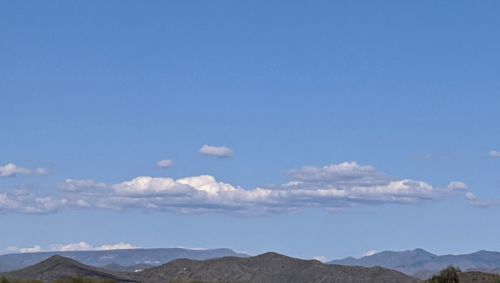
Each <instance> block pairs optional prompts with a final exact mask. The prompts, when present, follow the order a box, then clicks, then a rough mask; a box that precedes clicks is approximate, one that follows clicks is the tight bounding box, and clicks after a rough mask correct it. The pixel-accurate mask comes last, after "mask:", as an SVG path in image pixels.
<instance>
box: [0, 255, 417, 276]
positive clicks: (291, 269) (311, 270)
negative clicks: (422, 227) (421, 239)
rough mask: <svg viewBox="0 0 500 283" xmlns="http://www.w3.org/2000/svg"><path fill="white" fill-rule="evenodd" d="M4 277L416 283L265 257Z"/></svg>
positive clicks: (67, 268) (60, 267)
mask: <svg viewBox="0 0 500 283" xmlns="http://www.w3.org/2000/svg"><path fill="white" fill-rule="evenodd" d="M0 277H6V278H7V279H9V280H11V281H12V282H15V281H16V280H40V281H43V282H54V281H56V280H68V279H71V278H88V279H95V280H106V282H122V283H127V282H128V283H130V282H144V283H153V282H154V283H157V282H165V283H168V282H170V283H180V282H191V283H193V282H206V283H294V282H296V283H304V282H308V283H327V282H328V283H337V282H338V283H340V282H342V283H365V282H366V283H377V282H380V283H382V282H384V283H406V282H408V283H415V282H417V280H416V279H414V278H411V277H409V276H407V275H404V274H402V273H400V272H397V271H392V270H387V269H383V268H365V267H346V266H335V265H326V264H323V263H321V262H319V261H316V260H301V259H295V258H290V257H287V256H283V255H279V254H276V253H267V254H263V255H260V256H256V257H249V258H239V257H225V258H220V259H212V260H205V261H196V260H189V259H179V260H175V261H173V262H170V263H167V264H164V265H161V266H158V267H154V268H150V269H147V270H144V271H141V272H136V273H123V272H117V271H108V270H104V269H101V268H96V267H92V266H88V265H84V264H82V263H79V262H77V261H75V260H72V259H69V258H64V257H60V256H53V257H51V258H49V259H47V260H45V261H43V262H41V263H38V264H36V265H33V266H30V267H27V268H24V269H21V270H18V271H13V272H8V273H3V274H0Z"/></svg>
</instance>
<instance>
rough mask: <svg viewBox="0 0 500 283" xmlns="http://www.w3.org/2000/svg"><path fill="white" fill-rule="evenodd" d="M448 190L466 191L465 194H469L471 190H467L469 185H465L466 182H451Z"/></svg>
mask: <svg viewBox="0 0 500 283" xmlns="http://www.w3.org/2000/svg"><path fill="white" fill-rule="evenodd" d="M448 189H450V190H451V191H464V192H467V191H469V188H467V184H465V183H464V182H456V181H455V182H450V183H449V184H448Z"/></svg>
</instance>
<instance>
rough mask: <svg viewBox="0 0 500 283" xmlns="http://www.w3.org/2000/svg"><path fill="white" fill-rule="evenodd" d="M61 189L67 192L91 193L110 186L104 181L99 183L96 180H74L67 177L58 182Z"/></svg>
mask: <svg viewBox="0 0 500 283" xmlns="http://www.w3.org/2000/svg"><path fill="white" fill-rule="evenodd" d="M58 187H59V189H61V190H62V191H65V192H82V193H91V192H95V191H99V190H104V189H105V188H107V187H108V186H107V185H106V184H104V183H98V182H96V181H94V180H90V179H84V180H74V179H66V180H64V181H63V182H60V183H59V184H58Z"/></svg>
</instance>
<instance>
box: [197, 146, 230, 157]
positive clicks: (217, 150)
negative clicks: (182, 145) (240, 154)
mask: <svg viewBox="0 0 500 283" xmlns="http://www.w3.org/2000/svg"><path fill="white" fill-rule="evenodd" d="M199 153H201V154H203V155H209V156H215V157H219V158H228V157H231V156H232V155H233V150H232V149H230V148H229V147H226V146H212V145H206V144H205V145H203V146H202V147H201V148H200V150H199Z"/></svg>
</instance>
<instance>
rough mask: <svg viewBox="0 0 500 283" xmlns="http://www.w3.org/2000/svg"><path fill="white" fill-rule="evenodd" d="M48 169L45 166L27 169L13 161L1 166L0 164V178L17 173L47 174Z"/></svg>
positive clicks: (13, 175)
mask: <svg viewBox="0 0 500 283" xmlns="http://www.w3.org/2000/svg"><path fill="white" fill-rule="evenodd" d="M48 173H49V169H47V168H35V169H28V168H23V167H19V166H17V165H16V164H14V163H7V164H5V165H3V166H0V178H8V177H15V176H17V175H33V174H34V175H38V176H45V175H48Z"/></svg>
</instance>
